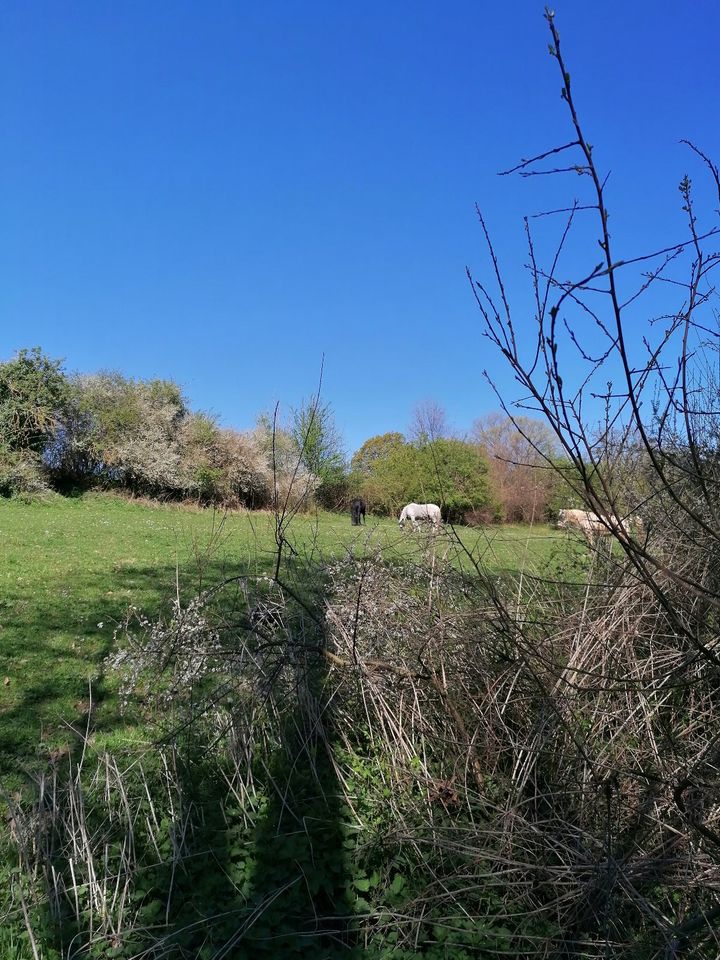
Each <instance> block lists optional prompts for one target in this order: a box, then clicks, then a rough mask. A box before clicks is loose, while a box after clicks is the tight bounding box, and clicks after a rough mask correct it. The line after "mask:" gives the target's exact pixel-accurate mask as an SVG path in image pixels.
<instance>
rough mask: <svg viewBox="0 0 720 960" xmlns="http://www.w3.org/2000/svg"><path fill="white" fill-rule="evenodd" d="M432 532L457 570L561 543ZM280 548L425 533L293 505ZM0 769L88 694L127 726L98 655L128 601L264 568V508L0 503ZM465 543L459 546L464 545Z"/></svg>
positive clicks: (389, 550)
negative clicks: (305, 511) (296, 510)
mask: <svg viewBox="0 0 720 960" xmlns="http://www.w3.org/2000/svg"><path fill="white" fill-rule="evenodd" d="M458 532H459V536H460V541H461V544H462V546H461V544H460V543H458V542H455V541H454V540H453V537H452V535H451V534H442V535H441V536H439V537H438V538H437V540H436V544H435V549H436V551H437V553H438V555H440V556H446V557H448V558H450V559H452V560H453V562H455V563H457V564H459V565H464V566H467V567H469V566H470V564H471V563H472V562H475V563H478V564H480V565H481V566H482V567H483V568H484V569H486V570H489V571H492V572H498V573H500V572H501V571H507V572H510V573H516V572H519V571H520V570H524V571H525V572H527V573H529V574H532V573H533V572H535V571H537V570H542V571H543V572H546V571H547V567H548V564H549V563H551V562H552V560H553V558H554V557H557V556H558V553H559V552H563V551H564V550H565V549H566V546H565V544H566V540H565V537H564V535H562V534H559V533H558V531H556V530H552V529H551V528H550V527H548V526H547V525H540V526H537V527H534V528H531V527H511V526H505V527H493V528H487V529H484V530H480V529H470V528H464V529H460V530H459V531H458ZM287 537H288V540H289V542H290V544H291V547H292V549H291V550H288V551H287V553H288V554H289V556H290V557H292V556H293V551H295V552H296V554H298V555H302V556H304V557H305V558H308V559H316V560H317V559H321V558H324V557H330V556H332V555H338V554H342V553H344V552H346V551H353V552H354V553H356V554H358V553H362V552H364V551H377V550H381V551H382V553H383V555H384V556H385V557H387V558H392V557H397V558H406V559H407V558H411V557H412V554H413V551H417V550H421V549H426V548H427V543H428V538H427V536H426V535H423V534H422V533H421V534H413V533H412V532H411V531H410V530H405V531H402V530H399V529H398V526H397V524H396V523H395V521H393V520H388V519H378V518H373V517H369V518H368V523H367V525H366V526H364V527H362V528H357V527H353V526H352V525H351V524H350V522H349V518H348V517H346V516H343V515H338V514H331V513H320V514H313V515H298V516H296V517H295V518H294V519H293V520H292V522H291V524H290V527H289V530H288V533H287ZM0 538H1V541H0V542H2V554H1V555H0V650H1V651H2V667H1V668H0V669H1V673H2V685H0V774H1V775H2V778H3V781H4V782H5V785H6V787H7V786H11V787H17V786H19V785H20V782H21V781H22V780H23V779H24V778H25V777H24V773H27V772H29V770H30V769H31V768H32V767H33V766H34V765H35V764H37V763H38V762H39V763H44V762H46V761H47V759H48V757H52V756H53V754H54V753H55V752H57V751H62V750H63V749H64V745H65V743H66V742H67V741H68V740H69V739H72V730H71V727H72V726H75V727H79V728H80V729H83V730H84V729H85V726H86V724H87V722H88V711H89V710H90V708H91V701H92V724H91V725H92V728H93V730H95V733H96V736H99V737H102V736H103V735H105V736H110V731H112V736H123V735H125V736H130V735H131V731H130V730H129V729H126V728H124V726H123V723H122V721H121V719H120V717H119V716H118V714H117V705H116V702H115V699H114V697H113V689H112V680H111V679H110V680H109V679H107V678H106V677H105V676H104V673H103V660H104V658H105V657H106V655H107V654H108V653H109V651H110V650H111V647H112V643H113V633H114V630H115V628H116V627H117V625H118V623H120V622H121V621H122V619H123V617H124V615H125V612H126V610H127V608H128V606H129V605H131V604H132V605H134V606H136V607H138V608H139V609H141V610H143V611H144V612H146V613H147V614H148V615H150V616H155V615H157V614H159V613H160V612H161V611H162V610H163V609H166V608H167V606H168V604H169V603H170V602H171V601H172V599H173V598H174V597H175V596H176V593H177V591H178V590H179V592H180V594H181V596H183V597H184V598H188V597H190V596H192V595H193V594H194V593H196V592H197V591H198V590H199V589H203V588H205V587H207V586H210V585H212V584H213V583H216V582H218V581H219V580H221V579H222V578H224V577H228V576H233V575H238V574H248V573H249V574H260V573H266V572H270V571H271V569H272V567H273V561H274V556H275V550H276V547H275V537H274V519H273V516H272V514H270V513H264V512H256V513H232V514H226V515H223V514H221V513H218V512H214V511H212V510H194V509H189V508H187V507H180V506H172V505H156V504H154V505H153V504H146V503H140V502H133V501H128V500H125V499H121V498H119V497H115V496H110V495H99V494H92V495H86V496H84V497H78V498H60V497H55V498H52V499H50V500H48V501H39V502H34V503H23V502H21V501H19V500H5V501H0ZM465 551H467V553H465Z"/></svg>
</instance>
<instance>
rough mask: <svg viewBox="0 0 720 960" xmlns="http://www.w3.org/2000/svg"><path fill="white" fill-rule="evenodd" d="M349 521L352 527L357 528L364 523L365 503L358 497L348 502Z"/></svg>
mask: <svg viewBox="0 0 720 960" xmlns="http://www.w3.org/2000/svg"><path fill="white" fill-rule="evenodd" d="M350 519H351V520H352V525H353V526H354V527H359V526H360V524H361V523H365V501H364V500H363V499H361V498H360V497H356V498H355V499H354V500H352V501H351V502H350Z"/></svg>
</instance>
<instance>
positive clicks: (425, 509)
mask: <svg viewBox="0 0 720 960" xmlns="http://www.w3.org/2000/svg"><path fill="white" fill-rule="evenodd" d="M406 520H409V521H410V523H411V524H412V527H413V530H417V528H418V526H419V521H420V520H427V521H428V523H430V525H431V526H432V528H433V530H437V529H439V527H440V521H441V520H442V517H441V516H440V507H438V506H437V504H434V503H409V504H408V505H407V506H406V507H403V508H402V512H401V514H400V519H399V520H398V523H399V524H400V526H401V527H403V526H405V521H406Z"/></svg>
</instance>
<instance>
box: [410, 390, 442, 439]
mask: <svg viewBox="0 0 720 960" xmlns="http://www.w3.org/2000/svg"><path fill="white" fill-rule="evenodd" d="M450 432H451V431H450V427H449V426H448V422H447V414H446V413H445V409H444V408H443V407H442V406H440V404H439V403H437V402H436V401H435V400H422V401H421V402H420V403H418V404H417V406H416V407H415V408H414V410H413V412H412V419H411V421H410V427H409V429H408V436H409V438H410V440H411V441H412V442H413V443H417V444H421V445H422V444H424V443H431V442H432V441H433V440H441V439H443V438H445V437H449V436H450Z"/></svg>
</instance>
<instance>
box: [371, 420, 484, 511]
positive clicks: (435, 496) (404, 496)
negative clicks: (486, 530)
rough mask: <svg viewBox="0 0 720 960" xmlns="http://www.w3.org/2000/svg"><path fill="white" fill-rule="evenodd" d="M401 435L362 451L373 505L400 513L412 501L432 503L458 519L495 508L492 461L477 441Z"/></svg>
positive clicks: (374, 440) (373, 441) (373, 442)
mask: <svg viewBox="0 0 720 960" xmlns="http://www.w3.org/2000/svg"><path fill="white" fill-rule="evenodd" d="M388 437H391V438H392V439H389V440H388V439H387V438H388ZM397 437H398V435H397V434H396V435H392V434H390V435H388V434H386V435H385V436H384V437H379V438H372V439H371V440H370V441H367V442H366V443H365V444H363V447H361V448H360V451H358V454H361V456H362V460H360V462H361V463H364V465H365V466H364V473H363V474H361V478H362V481H361V487H360V489H361V492H362V494H363V496H364V497H365V499H366V500H367V501H368V503H369V504H370V506H371V507H372V508H373V509H376V510H379V511H380V512H383V513H396V512H397V510H398V509H399V508H400V507H402V505H403V504H405V503H408V502H410V501H417V502H423V503H426V502H431V503H438V504H440V505H441V506H442V507H444V509H445V514H446V517H447V516H449V517H450V518H452V519H454V520H459V519H461V518H462V517H463V516H464V514H465V513H467V512H470V511H479V510H486V509H488V508H490V509H491V510H492V509H494V506H493V498H492V496H491V491H490V487H489V484H488V479H487V472H488V466H487V461H486V460H485V458H484V456H483V455H482V453H481V452H480V451H479V450H478V449H477V447H476V446H474V445H473V444H469V443H466V442H464V441H462V440H453V439H445V438H440V439H437V440H433V441H430V442H428V443H425V444H424V445H422V446H417V445H415V444H411V443H406V442H404V441H403V440H402V439H400V440H398V439H397ZM368 453H371V454H372V456H368ZM356 456H357V455H356ZM356 462H357V461H356Z"/></svg>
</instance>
